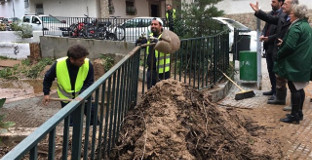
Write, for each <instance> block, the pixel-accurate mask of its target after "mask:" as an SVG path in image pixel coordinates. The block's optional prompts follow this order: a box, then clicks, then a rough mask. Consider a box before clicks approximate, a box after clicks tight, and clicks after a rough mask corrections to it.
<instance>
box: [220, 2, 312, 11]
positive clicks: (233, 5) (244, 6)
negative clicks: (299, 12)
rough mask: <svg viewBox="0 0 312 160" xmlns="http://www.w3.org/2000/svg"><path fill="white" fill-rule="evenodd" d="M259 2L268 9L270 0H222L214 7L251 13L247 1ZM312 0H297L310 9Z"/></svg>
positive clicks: (264, 8)
mask: <svg viewBox="0 0 312 160" xmlns="http://www.w3.org/2000/svg"><path fill="white" fill-rule="evenodd" d="M256 1H258V2H259V6H260V8H261V9H262V10H264V11H270V10H272V8H271V0H223V1H222V2H219V3H218V4H217V5H216V7H217V8H218V9H220V10H224V12H225V14H236V13H252V12H254V11H253V10H252V9H251V8H250V6H249V3H256ZM311 2H312V0H299V4H305V5H307V6H308V8H309V9H312V3H311Z"/></svg>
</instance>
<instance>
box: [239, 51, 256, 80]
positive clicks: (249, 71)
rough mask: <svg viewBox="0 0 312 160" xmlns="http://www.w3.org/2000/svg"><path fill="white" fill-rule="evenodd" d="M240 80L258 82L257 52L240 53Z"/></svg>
mask: <svg viewBox="0 0 312 160" xmlns="http://www.w3.org/2000/svg"><path fill="white" fill-rule="evenodd" d="M239 66H240V68H239V69H240V70H239V73H240V80H242V81H257V52H252V51H240V52H239Z"/></svg>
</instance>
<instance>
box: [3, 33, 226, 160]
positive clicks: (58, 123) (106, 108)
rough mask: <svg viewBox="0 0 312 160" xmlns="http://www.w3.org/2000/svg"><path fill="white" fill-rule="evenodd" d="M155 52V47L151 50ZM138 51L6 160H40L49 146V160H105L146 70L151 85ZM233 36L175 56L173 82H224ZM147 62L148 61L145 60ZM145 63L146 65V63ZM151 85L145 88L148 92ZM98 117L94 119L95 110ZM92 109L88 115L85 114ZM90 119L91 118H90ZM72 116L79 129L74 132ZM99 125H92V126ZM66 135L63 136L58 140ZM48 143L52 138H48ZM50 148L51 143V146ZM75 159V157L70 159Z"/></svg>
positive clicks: (188, 46)
mask: <svg viewBox="0 0 312 160" xmlns="http://www.w3.org/2000/svg"><path fill="white" fill-rule="evenodd" d="M150 45H151V47H153V45H154V44H150ZM146 46H147V45H142V46H137V47H135V48H134V49H133V50H132V51H131V52H130V53H129V54H127V55H126V56H125V57H124V58H123V59H122V60H121V61H119V62H118V63H117V64H116V65H115V66H114V67H112V68H111V69H110V70H109V71H108V72H106V73H105V74H104V75H103V76H102V77H101V78H99V79H98V80H97V81H96V82H95V83H94V84H92V85H91V86H90V87H89V88H88V89H87V90H85V91H84V92H83V93H81V94H80V95H79V96H78V97H77V98H76V99H75V100H73V101H71V102H70V103H69V104H68V105H66V107H64V108H62V109H61V110H60V111H59V112H57V113H56V114H55V115H54V116H52V117H51V118H50V119H49V120H48V121H46V122H45V123H44V124H42V125H41V126H40V127H39V128H38V129H36V130H35V131H34V132H33V133H32V134H30V135H29V136H28V137H26V138H25V139H24V140H23V141H22V142H21V143H19V144H18V145H17V146H16V147H15V148H13V149H12V150H11V151H10V152H9V153H8V154H6V155H5V156H4V157H3V158H2V159H3V160H13V159H31V160H33V159H38V158H40V155H39V153H38V148H39V146H40V145H42V144H41V143H42V142H45V141H48V142H47V143H48V159H50V160H52V159H64V160H65V159H67V158H68V157H71V159H73V160H77V159H81V157H82V153H83V159H104V157H106V155H108V154H109V153H110V150H111V149H112V148H113V147H114V145H115V142H116V141H117V138H118V135H119V130H120V128H121V124H122V122H123V120H124V118H125V115H126V113H127V111H128V110H129V109H130V108H132V107H134V106H135V105H136V104H137V99H138V96H140V95H139V94H140V91H139V92H138V88H139V82H140V80H139V72H140V66H141V68H142V64H143V71H142V72H143V77H142V78H143V82H144V81H145V70H146V69H145V67H144V66H145V64H146V60H145V58H146V54H143V55H140V54H141V53H145V52H144V47H146ZM228 46H229V45H228V34H226V33H223V34H218V35H215V36H211V37H205V38H192V39H184V40H182V41H181V48H180V50H179V51H177V52H176V53H174V54H171V55H170V56H171V74H172V76H171V77H172V78H174V79H176V80H179V81H182V82H184V83H188V84H189V85H191V86H193V87H194V88H197V89H203V88H210V87H212V86H213V85H214V84H215V83H216V82H218V80H220V79H221V78H222V74H221V73H219V72H218V71H217V68H220V69H222V70H223V71H226V70H227V69H228V68H229V55H228V54H229V53H228V50H229V48H228ZM142 57H143V58H142ZM140 59H141V61H142V62H141V63H140ZM145 86H146V83H142V92H141V94H144V92H145ZM92 106H93V107H94V109H93V112H94V113H93V114H94V115H97V116H94V117H93V119H91V111H92V110H91V108H92ZM85 107H87V109H86V113H84V112H85V111H84V108H85ZM84 114H86V116H85V118H84ZM69 116H72V119H73V127H72V128H71V127H70V123H69ZM97 122H98V125H90V124H91V123H93V124H96V123H97ZM58 130H62V132H63V134H62V135H61V136H60V135H58V134H56V132H57V131H58ZM46 137H47V138H46ZM56 139H62V155H61V157H56V156H57V155H55V154H56V145H57V144H56ZM45 143H46V142H45ZM69 155H70V156H69Z"/></svg>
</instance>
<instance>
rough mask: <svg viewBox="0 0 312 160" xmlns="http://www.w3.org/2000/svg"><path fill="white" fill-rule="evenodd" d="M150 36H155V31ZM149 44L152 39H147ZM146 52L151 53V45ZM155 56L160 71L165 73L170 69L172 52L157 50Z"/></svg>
mask: <svg viewBox="0 0 312 160" xmlns="http://www.w3.org/2000/svg"><path fill="white" fill-rule="evenodd" d="M161 35H162V34H160V35H159V36H158V39H160V37H161ZM150 36H153V33H151V34H150ZM147 44H150V40H148V41H147ZM146 54H147V55H148V54H149V46H147V47H146ZM158 56H159V58H158ZM155 58H156V62H154V63H156V69H158V73H164V72H168V71H169V70H170V54H168V53H163V52H159V51H158V50H155ZM158 65H159V66H158Z"/></svg>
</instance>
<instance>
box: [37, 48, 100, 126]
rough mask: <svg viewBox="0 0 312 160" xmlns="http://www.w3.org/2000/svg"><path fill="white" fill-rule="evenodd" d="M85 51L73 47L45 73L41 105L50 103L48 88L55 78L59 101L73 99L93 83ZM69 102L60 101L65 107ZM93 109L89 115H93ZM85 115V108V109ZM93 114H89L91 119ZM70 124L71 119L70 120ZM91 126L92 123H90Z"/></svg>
mask: <svg viewBox="0 0 312 160" xmlns="http://www.w3.org/2000/svg"><path fill="white" fill-rule="evenodd" d="M88 55H89V52H88V51H87V49H86V48H85V47H83V46H81V45H73V46H71V47H70V48H69V49H68V51H67V56H66V57H62V58H59V59H57V61H56V62H55V63H54V64H53V65H52V66H51V68H50V69H49V70H48V71H47V72H46V74H45V76H44V80H43V93H44V98H43V103H44V104H45V105H47V104H48V102H49V101H50V88H51V86H52V83H53V81H54V80H55V78H57V94H58V96H59V98H61V99H74V98H76V97H77V96H78V94H80V93H82V92H83V91H84V90H85V89H87V88H88V87H89V86H91V84H92V83H93V82H94V71H93V65H92V63H91V62H90V60H89V59H88V58H86V57H87V56H88ZM68 102H70V101H61V105H62V107H65V106H66V104H68ZM92 110H93V107H92V109H91V113H93V111H92ZM85 113H86V107H85ZM92 117H93V114H91V119H92ZM71 124H72V119H71ZM91 124H92V122H91Z"/></svg>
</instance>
